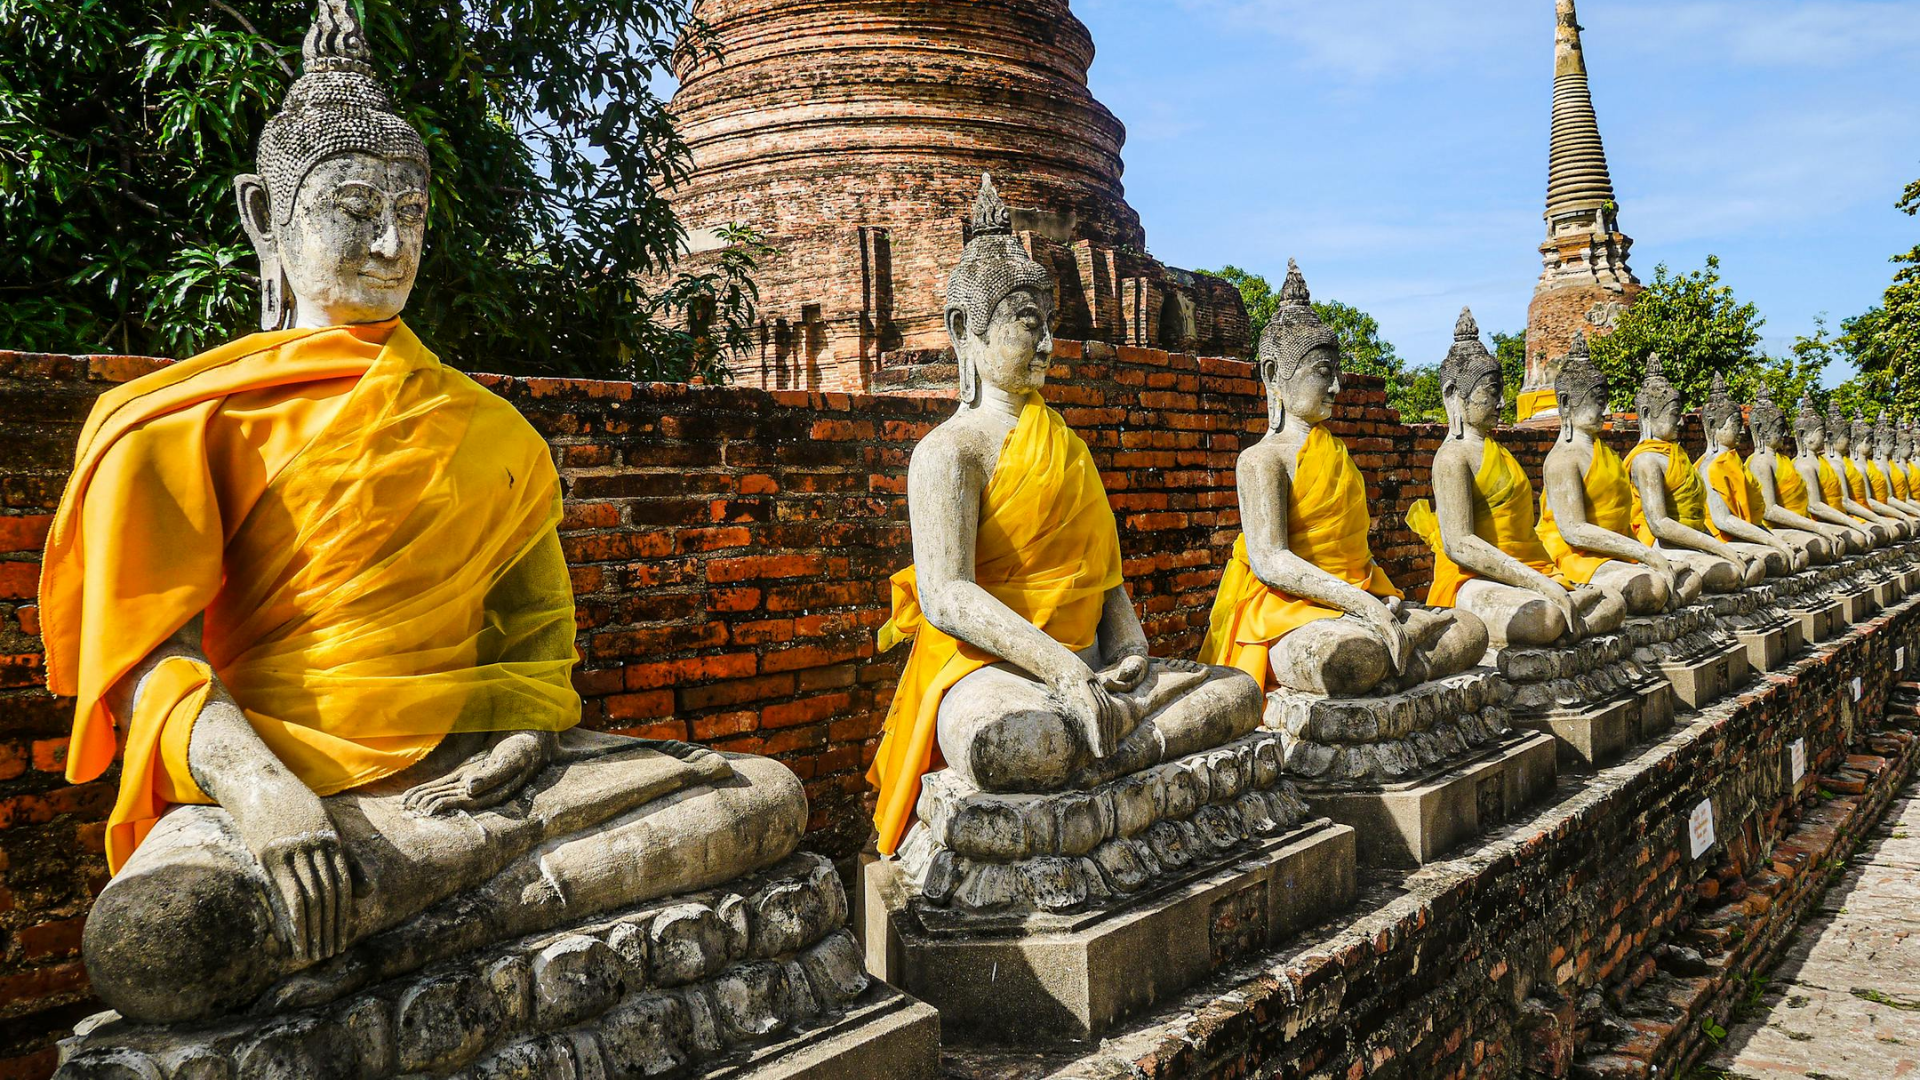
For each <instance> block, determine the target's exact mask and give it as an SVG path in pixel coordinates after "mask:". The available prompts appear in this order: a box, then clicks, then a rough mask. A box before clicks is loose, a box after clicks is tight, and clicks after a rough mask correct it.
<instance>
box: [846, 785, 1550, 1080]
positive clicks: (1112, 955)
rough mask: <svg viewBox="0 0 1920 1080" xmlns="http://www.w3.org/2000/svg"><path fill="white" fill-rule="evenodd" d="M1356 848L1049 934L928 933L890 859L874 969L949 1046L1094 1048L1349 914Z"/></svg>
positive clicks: (1231, 868)
mask: <svg viewBox="0 0 1920 1080" xmlns="http://www.w3.org/2000/svg"><path fill="white" fill-rule="evenodd" d="M1549 761H1551V758H1549ZM1354 847H1355V838H1354V832H1353V830H1352V829H1350V828H1348V827H1346V826H1344V825H1336V824H1334V823H1333V822H1330V821H1326V820H1324V819H1322V820H1318V821H1314V822H1311V823H1309V824H1307V825H1305V826H1302V827H1301V828H1299V829H1296V830H1294V831H1293V832H1291V833H1288V834H1285V835H1283V836H1278V837H1274V838H1272V839H1270V840H1268V841H1266V842H1265V843H1263V844H1261V845H1259V846H1258V847H1255V848H1253V849H1250V850H1248V851H1247V852H1246V853H1245V854H1244V855H1243V856H1241V857H1240V858H1237V859H1235V860H1234V861H1232V862H1231V863H1228V864H1226V865H1224V866H1221V867H1219V868H1217V869H1215V870H1214V871H1212V872H1211V873H1209V874H1207V875H1205V876H1203V877H1200V878H1197V879H1193V880H1190V881H1185V882H1182V883H1180V884H1179V885H1177V886H1172V887H1168V888H1165V889H1162V890H1159V891H1157V892H1153V893H1146V894H1141V895H1138V896H1135V897H1133V898H1131V899H1130V900H1129V902H1128V903H1127V904H1126V905H1124V906H1122V907H1119V908H1109V909H1104V910H1101V911H1097V912H1090V913H1088V914H1087V915H1086V916H1085V917H1083V918H1082V919H1080V920H1077V921H1067V922H1059V921H1050V923H1049V925H1047V926H1046V928H1044V929H1039V930H1032V929H1017V928H1016V929H1008V928H1001V929H996V930H992V931H970V930H965V929H958V928H945V929H938V930H936V929H933V928H930V927H929V926H927V925H926V924H925V923H924V922H923V921H922V920H921V919H920V917H919V912H918V904H917V902H916V900H915V898H914V896H913V893H912V890H911V888H910V883H909V882H908V881H907V880H906V879H905V875H904V874H902V872H901V868H900V866H899V862H898V860H884V859H883V860H880V861H877V862H874V863H870V864H868V866H867V868H866V873H865V875H864V876H865V890H866V912H867V933H866V942H867V967H868V970H869V971H871V972H872V973H873V974H874V975H876V976H879V977H881V978H885V979H888V980H893V981H895V983H896V985H898V986H900V987H901V988H902V989H905V990H906V991H907V992H908V993H910V994H913V995H915V996H916V997H919V998H921V999H923V1000H925V1001H926V1002H927V1003H928V1004H930V1005H932V1006H933V1007H934V1008H936V1009H938V1010H939V1011H940V1015H941V1018H942V1034H943V1036H944V1038H945V1039H946V1040H947V1042H948V1043H949V1044H974V1045H1016V1046H1037V1045H1044V1044H1047V1043H1050V1042H1054V1041H1056V1040H1060V1039H1079V1040H1086V1039H1094V1038H1098V1037H1100V1036H1101V1035H1102V1034H1104V1033H1106V1032H1107V1031H1110V1030H1111V1029H1112V1028H1113V1027H1114V1025H1116V1024H1118V1023H1119V1022H1121V1021H1122V1020H1125V1019H1126V1018H1127V1017H1129V1016H1132V1015H1135V1014H1137V1013H1139V1012H1141V1011H1143V1010H1146V1009H1148V1008H1150V1007H1151V1006H1153V1005H1154V1004H1155V1003H1156V1002H1159V1001H1163V1000H1165V999H1166V998H1168V997H1169V996H1171V995H1174V994H1177V993H1179V992H1180V991H1182V990H1184V989H1186V988H1187V987H1189V986H1192V985H1193V984H1194V983H1196V982H1198V981H1200V980H1201V979H1204V978H1206V977H1207V975H1208V974H1210V973H1211V972H1213V971H1215V970H1216V969H1218V968H1220V967H1221V966H1223V965H1225V964H1227V963H1229V962H1231V961H1232V960H1234V959H1236V958H1238V957H1240V956H1242V955H1245V954H1249V953H1254V952H1259V951H1263V950H1266V949H1270V948H1272V947H1273V946H1275V945H1277V944H1279V943H1280V942H1281V941H1283V940H1284V939H1286V938H1287V937H1289V936H1291V935H1292V934H1294V933H1295V932H1296V931H1298V930H1300V929H1302V928H1304V927H1306V926H1310V925H1313V924H1314V923H1317V922H1319V921H1320V920H1322V919H1324V918H1326V917H1327V916H1329V915H1330V914H1334V913H1337V912H1339V911H1340V910H1341V909H1342V908H1344V907H1346V906H1347V905H1348V904H1350V903H1352V901H1353V898H1354V894H1355V888H1356V885H1355V877H1354ZM840 1075H845V1076H856V1075H858V1076H885V1075H891V1074H888V1073H858V1072H845V1073H842V1074H840Z"/></svg>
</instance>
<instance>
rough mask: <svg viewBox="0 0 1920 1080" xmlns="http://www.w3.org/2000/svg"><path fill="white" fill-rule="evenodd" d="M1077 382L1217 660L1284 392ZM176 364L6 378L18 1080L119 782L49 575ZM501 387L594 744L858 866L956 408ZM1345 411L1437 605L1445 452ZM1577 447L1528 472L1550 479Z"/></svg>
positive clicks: (10, 830)
mask: <svg viewBox="0 0 1920 1080" xmlns="http://www.w3.org/2000/svg"><path fill="white" fill-rule="evenodd" d="M1056 359H1057V361H1058V363H1057V364H1056V366H1055V368H1054V372H1053V379H1052V381H1051V382H1050V384H1049V386H1048V390H1047V397H1048V399H1049V401H1051V402H1052V403H1053V404H1054V405H1055V407H1057V408H1059V409H1060V410H1061V412H1062V414H1063V415H1064V416H1065V417H1066V419H1067V420H1068V422H1069V423H1071V424H1072V425H1073V426H1074V427H1075V428H1076V430H1078V431H1080V432H1081V434H1082V435H1083V436H1084V437H1085V438H1086V440H1087V442H1088V443H1089V445H1090V446H1091V447H1092V448H1093V452H1094V455H1095V457H1096V459H1097V460H1098V461H1099V462H1100V465H1101V468H1102V470H1103V473H1104V475H1105V478H1106V482H1107V487H1108V491H1109V493H1110V495H1111V497H1112V500H1113V504H1114V508H1115V510H1116V511H1117V512H1118V513H1119V516H1120V522H1121V534H1122V543H1123V547H1124V550H1125V554H1126V571H1127V574H1128V577H1129V581H1130V582H1131V583H1132V587H1133V596H1134V601H1135V603H1136V604H1137V605H1138V607H1139V608H1140V611H1141V616H1142V619H1143V621H1144V622H1145V624H1146V627H1147V632H1148V634H1149V635H1150V637H1151V638H1152V640H1153V644H1154V648H1155V651H1156V652H1157V653H1159V654H1161V655H1169V656H1191V655H1192V654H1193V653H1194V652H1195V651H1196V649H1197V648H1198V646H1199V643H1200V639H1201V637H1202V635H1203V634H1204V631H1205V627H1206V622H1207V615H1208V611H1209V608H1210V605H1211V603H1212V600H1213V590H1214V585H1215V583H1216V581H1217V580H1218V578H1219V574H1220V568H1221V566H1222V565H1223V564H1224V562H1225V561H1226V558H1227V553H1228V551H1229V549H1230V547H1231V545H1232V542H1233V539H1234V537H1235V535H1236V531H1237V527H1238V522H1239V513H1238V510H1237V508H1236V506H1235V501H1236V497H1235V492H1234V472H1233V466H1234V461H1235V457H1236V455H1237V454H1238V452H1239V450H1240V448H1241V446H1242V445H1243V443H1244V442H1245V441H1247V440H1248V439H1250V438H1254V437H1257V436H1258V434H1259V433H1260V432H1261V431H1262V429H1263V424H1264V422H1265V407H1264V404H1263V402H1262V400H1261V393H1260V388H1259V386H1258V383H1257V382H1256V381H1255V380H1254V378H1253V376H1252V372H1251V369H1250V367H1249V365H1248V364H1246V363H1244V362H1242V361H1237V360H1219V359H1206V358H1197V357H1192V356H1185V355H1180V354H1168V353H1165V352H1160V351H1156V350H1147V349H1133V348H1125V347H1122V348H1118V349H1115V348H1113V347H1110V346H1107V345H1102V344H1088V345H1082V344H1079V343H1074V342H1061V343H1059V344H1058V346H1057V351H1056ZM158 363H161V361H155V360H149V359H142V358H126V357H90V358H89V357H62V356H39V355H24V354H18V353H5V352H0V1080H6V1078H7V1077H8V1075H9V1074H8V1072H7V1068H8V1066H6V1065H5V1064H4V1062H5V1061H6V1059H7V1055H8V1054H9V1053H14V1054H18V1053H20V1052H23V1051H36V1050H37V1049H38V1048H41V1047H44V1046H45V1045H46V1042H47V1039H48V1038H49V1037H50V1036H51V1035H52V1034H53V1033H56V1032H58V1031H60V1030H62V1029H64V1028H65V1027H66V1026H67V1025H69V1024H70V1023H71V1022H72V1020H73V1019H74V1018H75V1015H76V1014H77V1013H78V1012H80V1011H82V1010H84V1008H86V1006H87V996H86V985H85V976H84V973H83V971H82V970H81V967H80V962H79V957H78V945H79V928H80V925H81V922H82V920H83V918H84V916H85V913H86V909H87V905H88V903H89V902H90V900H91V897H92V895H93V893H94V892H95V891H96V890H97V889H98V887H99V886H100V885H101V884H102V883H103V882H104V873H105V870H104V865H103V863H102V859H101V825H100V822H101V820H102V819H103V818H104V816H105V814H106V812H107V810H108V808H109V807H110V805H111V803H112V798H113V791H114V783H115V781H116V776H115V775H114V774H111V773H110V774H108V776H106V777H104V778H102V779H101V780H98V781H95V782H92V783H89V784H83V785H78V786H74V785H69V784H67V783H66V781H65V779H64V777H63V776H62V774H61V769H62V764H63V763H62V755H63V752H64V749H65V737H66V733H67V729H68V726H69V724H70V721H71V703H70V702H68V701H65V700H56V699H54V698H53V697H51V696H50V695H48V694H47V693H46V691H45V690H44V687H43V681H44V680H43V676H42V672H41V670H40V664H41V658H40V643H39V639H38V637H37V633H38V623H37V619H36V617H35V616H36V613H35V608H34V603H33V600H34V593H35V587H36V582H37V577H38V560H39V549H40V546H41V544H42V541H43V538H44V536H45V532H46V528H47V525H48V522H49V519H50V515H51V514H52V511H53V509H54V507H55V506H56V505H57V503H58V501H59V497H60V493H61V490H62V488H63V486H64V484H65V481H66V473H67V470H68V468H69V467H70V465H71V460H72V453H73V446H74V443H75V441H76V439H77V436H78V431H79V426H80V423H81V422H82V421H83V420H84V419H85V417H86V414H87V411H88V410H89V409H90V408H91V407H92V404H93V400H94V398H95V397H97V396H98V394H99V393H100V392H102V391H103V390H104V389H106V388H107V387H109V386H111V385H113V384H115V383H117V382H120V381H124V380H125V379H128V378H131V377H134V376H136V375H138V374H140V373H142V372H144V371H147V370H151V369H152V368H153V367H154V366H155V365H157V364H158ZM483 378H485V380H486V381H487V382H488V384H489V385H490V386H492V387H493V388H494V389H495V390H496V391H497V392H499V393H500V394H502V395H503V396H505V397H506V398H507V399H508V400H510V401H512V402H513V403H514V404H515V405H516V406H517V407H519V408H520V409H521V410H522V412H524V413H525V414H526V415H527V417H528V418H529V419H530V420H531V421H532V422H533V424H534V426H535V427H536V428H537V429H538V430H539V431H540V432H541V434H542V435H544V436H545V437H546V438H547V439H548V440H549V441H550V442H551V443H552V444H553V446H554V450H555V455H556V461H557V462H558V463H559V465H560V469H561V474H562V477H563V478H564V482H565V484H566V488H567V493H568V496H569V498H568V514H567V519H566V522H565V524H564V525H563V527H562V528H563V542H564V545H565V547H566V551H567V555H568V558H569V560H570V562H571V563H572V565H573V576H574V588H575V591H576V594H577V597H578V602H579V617H580V627H581V633H580V641H579V647H580V653H581V656H582V658H583V661H584V662H583V664H582V666H581V668H580V669H579V672H578V675H577V683H578V686H579V688H580V690H581V693H582V694H583V695H584V696H585V697H586V699H587V723H588V724H590V725H591V726H594V727H597V728H604V729H608V730H614V731H621V732H628V733H635V734H645V735H656V736H672V737H676V738H683V739H693V740H696V741H699V742H703V743H708V744H711V745H714V746H719V747H723V748H726V749H731V750H739V751H748V752H755V753H762V754H768V755H771V756H773V757H776V758H778V759H780V760H781V761H784V762H786V763H787V764H788V765H789V766H790V767H791V768H793V770H794V771H795V772H796V773H798V774H799V775H800V776H801V777H802V779H803V780H804V781H805V782H806V785H807V791H808V795H809V797H810V798H811V799H812V805H813V815H812V821H811V823H810V824H811V827H812V830H813V833H812V835H811V837H810V838H809V841H808V842H809V845H810V846H811V847H813V848H815V849H816V850H820V851H823V852H827V853H829V854H833V855H836V856H845V855H848V854H851V853H853V852H854V851H856V850H858V849H859V848H860V847H861V846H862V845H863V844H864V843H865V840H866V835H867V828H868V821H867V811H866V782H865V779H864V773H865V767H866V763H867V761H868V760H869V758H870V757H871V754H872V752H873V747H874V746H875V744H876V740H877V734H878V731H879V727H880V724H881V722H882V720H883V718H884V716H885V712H886V707H887V704H888V702H889V700H890V698H891V694H892V689H893V682H894V680H895V678H896V677H897V675H898V672H899V668H900V665H901V664H902V663H904V661H905V650H904V649H903V650H899V651H897V652H895V653H893V654H891V655H889V656H887V657H884V658H879V659H876V658H875V657H874V656H873V644H872V641H873V634H874V631H875V629H876V628H878V627H879V626H880V624H881V623H883V622H884V621H885V620H886V616H887V612H886V608H887V605H888V597H889V593H888V588H887V581H886V579H887V577H888V575H890V574H891V573H893V572H894V571H895V570H898V569H899V568H900V567H902V566H904V565H905V564H906V563H907V561H908V559H909V554H908V548H909V546H908V535H907V517H906V507H905V504H904V499H903V490H904V485H905V475H906V465H907V459H908V456H909V454H910V453H911V451H912V448H913V444H914V442H915V441H916V440H917V439H918V438H919V437H920V436H921V435H923V434H924V433H925V432H926V431H927V430H928V429H929V428H931V427H932V426H933V425H934V424H935V423H937V422H938V421H939V419H940V418H941V417H942V416H944V415H945V414H946V413H947V411H948V410H949V409H950V407H951V405H950V403H949V402H948V401H946V400H944V399H942V398H940V397H938V396H931V395H912V394H900V395H892V396H857V395H847V394H817V393H816V394H807V393H800V392H786V393H768V392H764V391H760V390H753V389H744V388H732V387H698V386H684V385H644V384H641V385H636V384H630V383H611V382H581V381H568V380H554V379H527V380H509V379H503V378H497V377H483ZM1346 383H1347V386H1346V389H1345V391H1344V393H1343V395H1342V398H1341V403H1340V412H1339V415H1338V416H1336V418H1335V420H1334V421H1333V429H1334V430H1335V431H1336V432H1337V433H1338V434H1340V435H1341V436H1342V437H1344V438H1345V439H1346V440H1347V443H1348V445H1349V447H1350V448H1351V450H1352V452H1353V454H1354V457H1355V460H1356V461H1357V462H1358V463H1359V465H1360V467H1361V469H1362V470H1363V471H1364V472H1365V473H1366V475H1367V480H1368V497H1369V500H1370V501H1371V502H1373V504H1374V505H1375V507H1376V509H1375V521H1374V529H1373V535H1372V542H1373V546H1374V551H1375V554H1376V556H1377V557H1378V558H1379V559H1380V561H1381V562H1382V564H1383V565H1384V566H1385V567H1386V568H1387V570H1388V572H1389V573H1390V574H1391V575H1392V576H1393V577H1394V579H1395V580H1396V581H1397V582H1398V583H1399V584H1400V585H1401V586H1402V587H1403V588H1405V589H1406V590H1407V591H1408V593H1409V595H1412V596H1415V597H1419V596H1420V595H1422V594H1423V593H1424V590H1425V584H1426V582H1427V580H1428V577H1429V572H1430V569H1431V562H1432V560H1431V558H1430V556H1429V555H1428V553H1427V551H1426V549H1425V547H1424V546H1423V545H1421V544H1420V543H1419V541H1417V540H1415V539H1414V538H1413V537H1412V536H1411V535H1410V534H1409V533H1408V531H1407V529H1406V526H1405V524H1404V523H1403V521H1402V515H1403V514H1404V513H1405V510H1406V507H1407V505H1408V504H1409V503H1411V502H1412V501H1413V500H1414V499H1418V498H1424V497H1427V496H1428V494H1429V486H1428V461H1429V460H1430V457H1431V454H1432V450H1433V447H1434V446H1435V445H1436V444H1437V443H1438V440H1439V438H1440V436H1441V434H1442V431H1441V429H1440V428H1439V426H1437V425H1421V426H1415V427H1408V426H1405V425H1402V424H1400V423H1399V420H1398V417H1397V414H1395V413H1393V412H1392V411H1390V410H1389V409H1387V408H1386V404H1385V394H1384V392H1383V390H1382V387H1381V384H1380V381H1379V380H1378V379H1373V378H1369V377H1365V376H1349V377H1347V379H1346ZM1552 438H1553V432H1551V431H1547V432H1540V431H1516V432H1513V433H1511V435H1510V437H1509V445H1510V446H1511V447H1512V448H1513V450H1514V452H1515V453H1516V454H1517V455H1518V456H1519V457H1520V458H1521V460H1522V461H1523V462H1525V463H1526V464H1527V465H1528V467H1529V468H1530V469H1532V470H1534V471H1535V472H1536V473H1537V471H1538V467H1539V461H1540V459H1541V458H1542V457H1543V456H1544V454H1545V451H1546V449H1547V447H1548V446H1549V445H1551V442H1552ZM1625 438H1627V439H1628V440H1630V439H1631V436H1630V435H1628V436H1625ZM37 1060H38V1061H40V1062H42V1063H44V1061H45V1060H46V1059H45V1058H44V1057H41V1058H39V1059H37ZM36 1068H37V1066H36ZM42 1071H44V1070H42Z"/></svg>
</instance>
